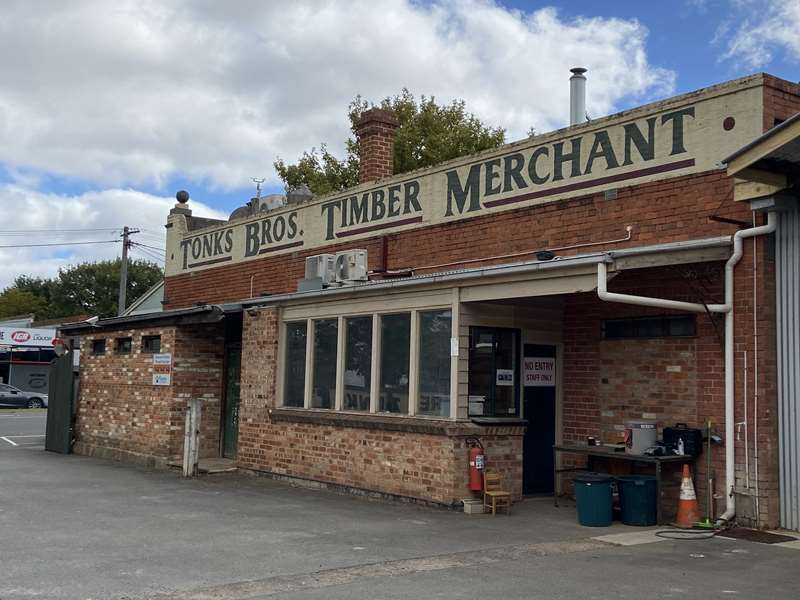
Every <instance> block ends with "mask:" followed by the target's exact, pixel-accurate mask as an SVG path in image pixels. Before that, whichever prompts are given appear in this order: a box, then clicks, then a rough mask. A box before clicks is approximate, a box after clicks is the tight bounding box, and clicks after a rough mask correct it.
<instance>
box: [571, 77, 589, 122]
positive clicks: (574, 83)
mask: <svg viewBox="0 0 800 600" xmlns="http://www.w3.org/2000/svg"><path fill="white" fill-rule="evenodd" d="M570 72H571V73H572V77H570V78H569V125H570V127H572V126H573V125H579V124H580V123H583V122H584V121H586V76H585V75H584V73H586V69H584V68H583V67H575V68H573V69H570Z"/></svg>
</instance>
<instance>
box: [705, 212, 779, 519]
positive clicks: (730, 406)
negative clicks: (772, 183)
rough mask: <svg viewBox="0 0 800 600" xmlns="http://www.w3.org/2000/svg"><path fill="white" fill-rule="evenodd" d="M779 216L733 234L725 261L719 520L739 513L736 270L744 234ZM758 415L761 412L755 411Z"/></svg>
mask: <svg viewBox="0 0 800 600" xmlns="http://www.w3.org/2000/svg"><path fill="white" fill-rule="evenodd" d="M776 224H777V217H776V215H775V213H774V212H769V213H767V224H766V225H761V226H760V227H751V228H750V229H743V230H741V231H737V232H736V233H734V234H733V254H731V257H730V258H729V259H728V262H726V263H725V305H726V306H728V307H730V310H729V311H728V312H727V313H725V489H726V490H727V496H726V498H727V501H726V505H725V512H724V513H722V514H721V515H720V516H719V519H718V520H719V521H725V522H728V521H730V520H731V519H733V516H734V515H735V514H736V497H735V496H734V494H733V490H734V488H735V486H736V464H735V462H734V459H735V457H736V454H735V451H734V450H735V449H734V440H733V438H734V423H733V420H734V412H735V411H734V398H733V391H734V383H735V379H734V376H735V373H734V362H733V359H734V343H733V339H734V338H733V334H734V327H733V325H734V315H733V270H734V268H735V267H736V264H737V263H738V262H739V261H740V260H741V259H742V254H743V250H742V244H743V242H744V239H745V238H751V237H755V236H757V235H766V234H768V233H772V232H773V231H775V229H776ZM754 417H755V418H756V419H757V418H758V415H754Z"/></svg>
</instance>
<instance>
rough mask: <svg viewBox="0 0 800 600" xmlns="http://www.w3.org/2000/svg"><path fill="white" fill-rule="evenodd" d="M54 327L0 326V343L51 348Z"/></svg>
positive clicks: (54, 335)
mask: <svg viewBox="0 0 800 600" xmlns="http://www.w3.org/2000/svg"><path fill="white" fill-rule="evenodd" d="M55 338H56V330H55V329H30V328H19V327H0V345H3V346H26V347H35V348H52V346H53V340H54V339H55Z"/></svg>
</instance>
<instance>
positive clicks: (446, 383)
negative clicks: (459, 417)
mask: <svg viewBox="0 0 800 600" xmlns="http://www.w3.org/2000/svg"><path fill="white" fill-rule="evenodd" d="M452 327H453V313H452V311H450V309H446V310H431V311H421V312H420V313H419V363H418V364H419V366H418V367H417V381H418V383H417V414H418V415H430V416H437V417H447V416H449V415H450V338H451V337H452V335H453V334H452Z"/></svg>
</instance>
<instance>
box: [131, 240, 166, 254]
mask: <svg viewBox="0 0 800 600" xmlns="http://www.w3.org/2000/svg"><path fill="white" fill-rule="evenodd" d="M131 244H133V245H134V246H141V247H142V248H150V250H157V251H158V252H161V253H162V254H166V252H165V251H164V249H163V248H158V247H156V246H148V245H147V244H142V243H141V242H131Z"/></svg>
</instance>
